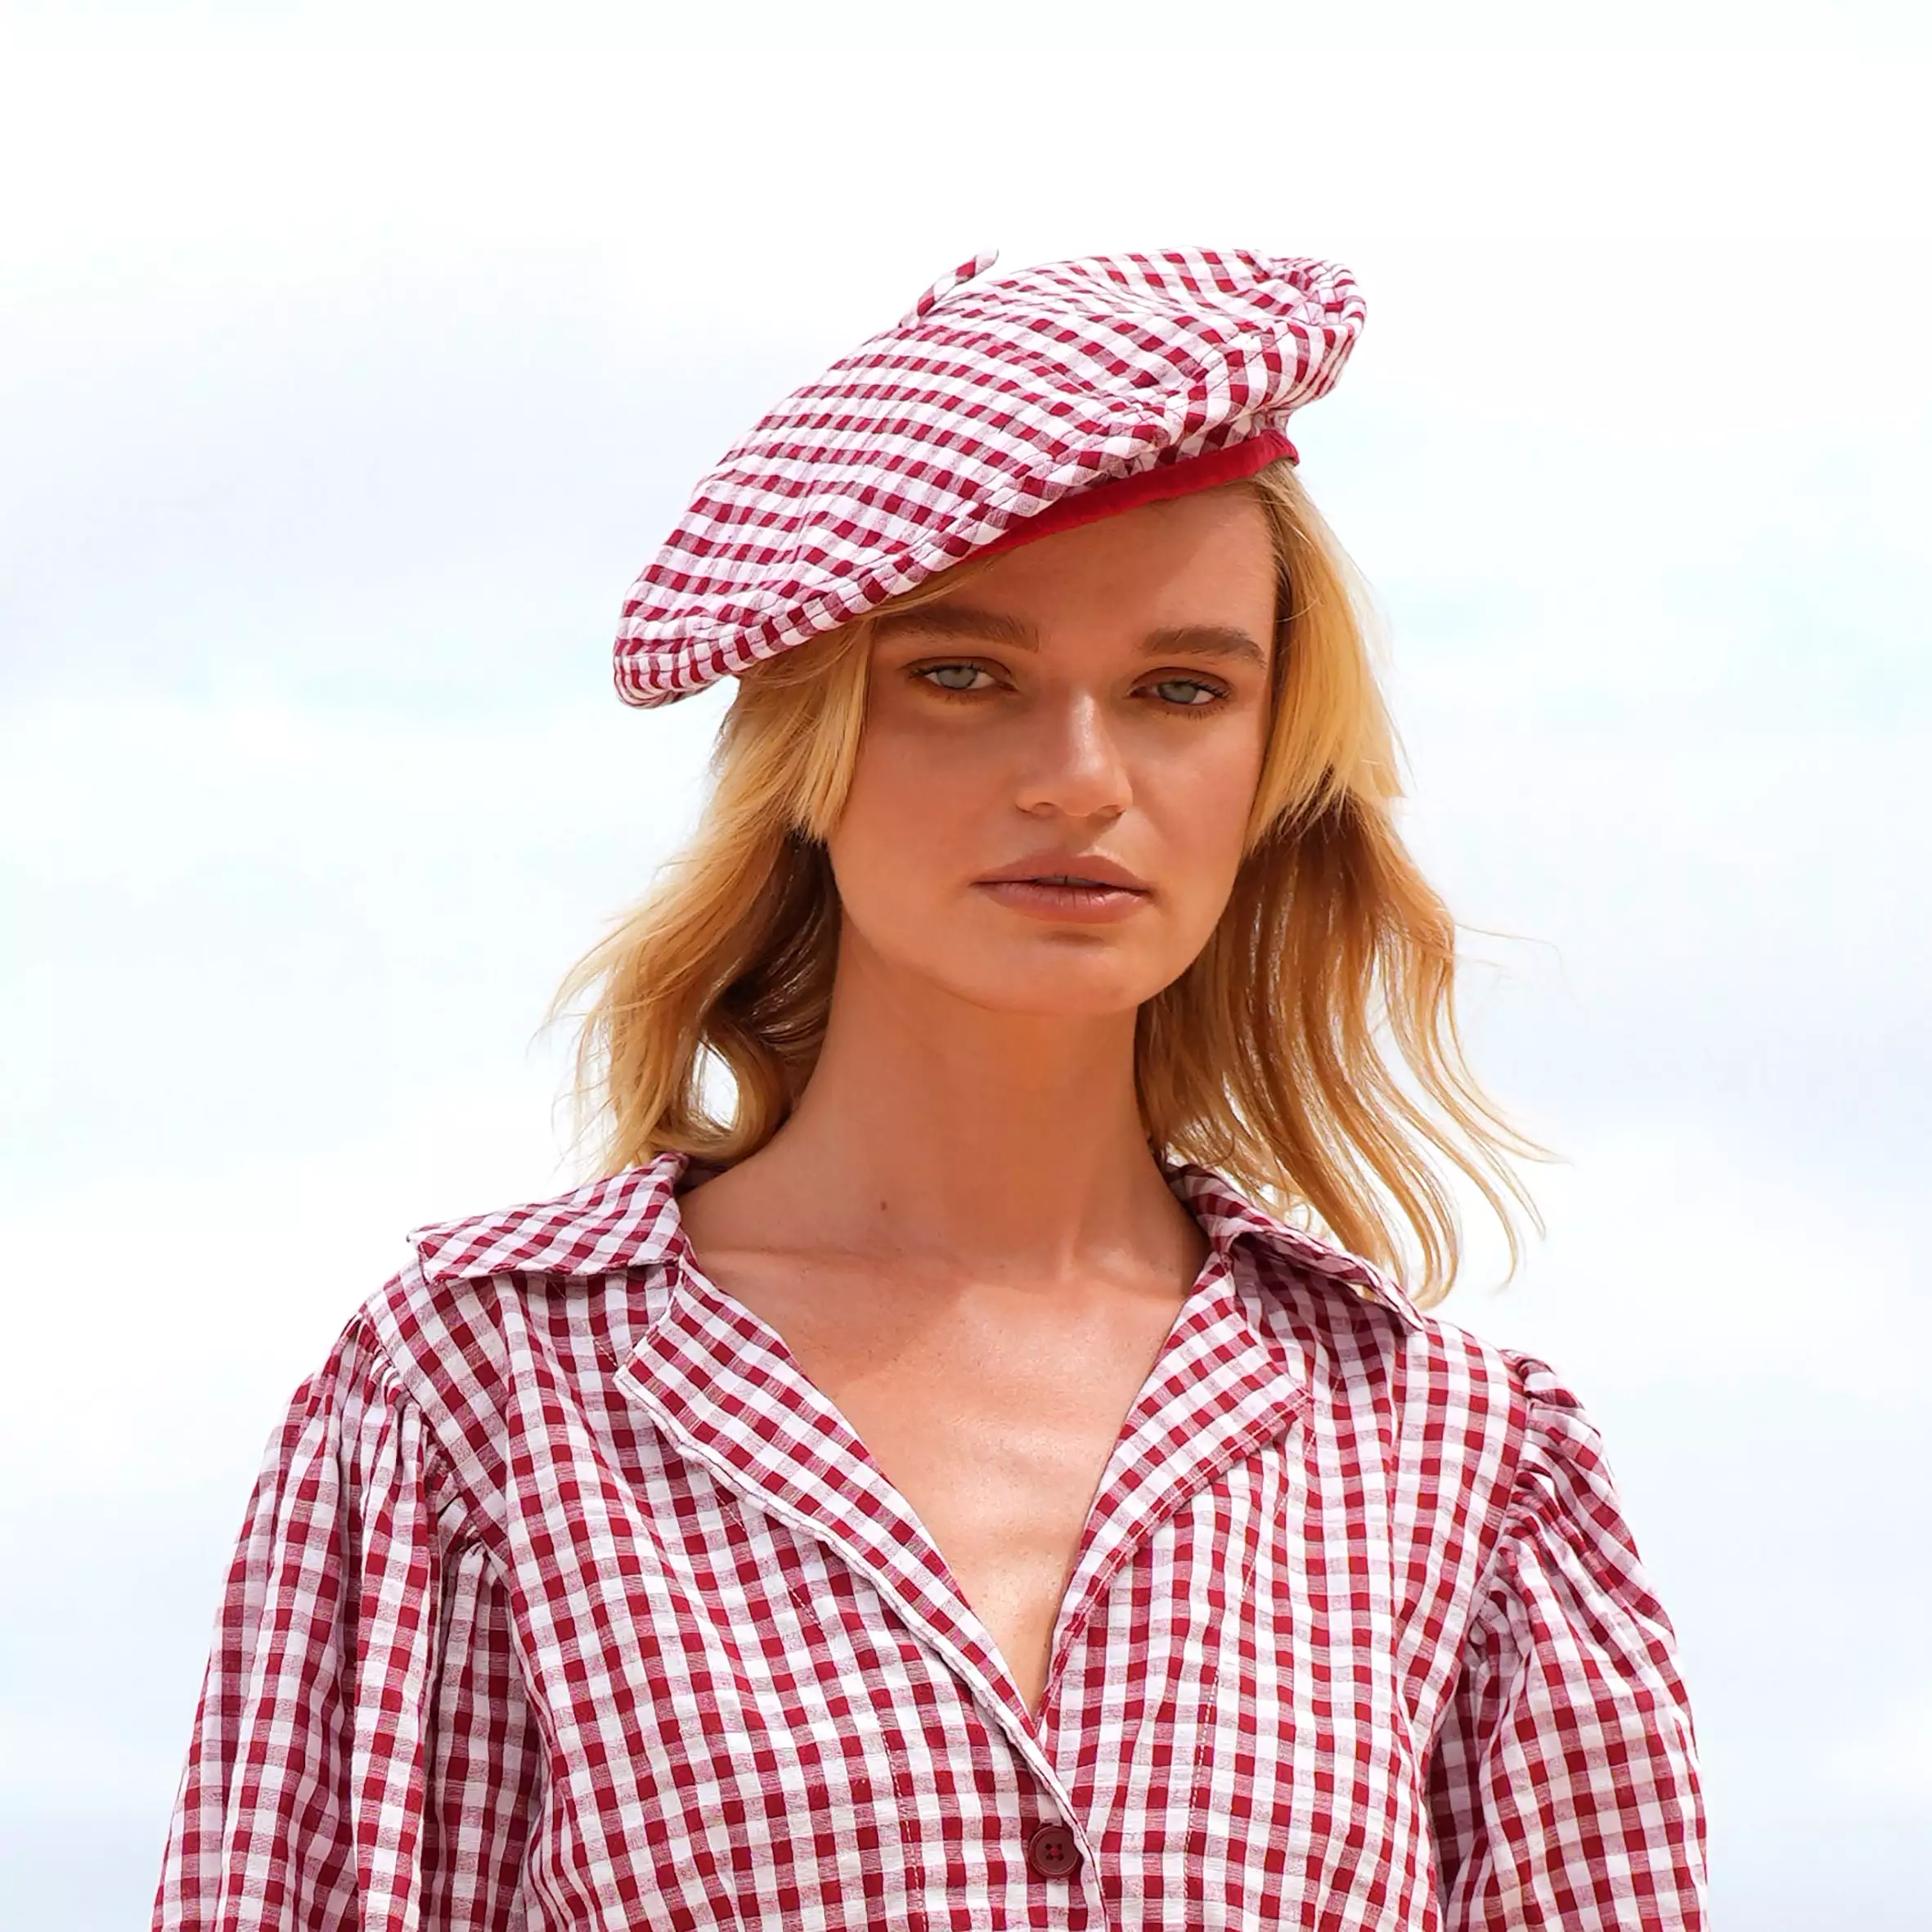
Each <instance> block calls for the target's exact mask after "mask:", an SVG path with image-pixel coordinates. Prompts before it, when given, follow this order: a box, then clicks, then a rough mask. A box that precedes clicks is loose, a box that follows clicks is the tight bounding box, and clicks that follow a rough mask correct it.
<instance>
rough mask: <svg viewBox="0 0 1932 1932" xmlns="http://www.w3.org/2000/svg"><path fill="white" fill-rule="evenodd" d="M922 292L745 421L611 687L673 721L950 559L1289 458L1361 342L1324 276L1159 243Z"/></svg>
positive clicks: (642, 592) (1356, 324)
mask: <svg viewBox="0 0 1932 1932" xmlns="http://www.w3.org/2000/svg"><path fill="white" fill-rule="evenodd" d="M992 262H993V257H992V256H991V254H982V255H980V256H978V257H977V258H975V259H973V261H971V262H968V263H962V264H961V266H960V267H958V268H956V269H955V270H954V271H953V272H952V273H951V274H950V275H947V276H943V277H942V278H941V280H940V281H937V282H935V283H934V284H933V285H932V287H931V288H930V289H928V290H927V291H926V293H925V294H923V295H922V296H921V297H920V298H919V301H918V303H916V304H915V305H914V308H913V309H912V311H911V312H910V314H908V315H906V316H905V317H904V319H903V320H901V321H900V322H899V323H897V324H896V326H894V327H892V328H890V329H887V330H884V331H883V332H882V333H881V334H879V335H874V337H873V338H872V339H870V340H869V342H865V343H862V344H860V346H859V347H858V348H856V349H855V350H853V352H852V353H851V354H850V355H849V356H845V357H841V358H840V360H839V361H838V362H834V363H833V365H832V366H831V367H830V368H829V369H828V370H827V371H825V373H824V375H821V376H820V377H819V378H818V379H817V380H815V381H814V382H810V383H807V384H806V385H805V387H804V388H803V389H799V390H797V391H795V392H794V393H793V394H792V395H790V396H788V397H787V398H785V400H784V402H781V403H780V404H779V405H778V407H776V408H775V409H773V410H772V411H771V412H770V413H769V414H767V415H766V416H765V417H764V418H763V419H762V420H761V421H760V422H758V423H757V425H754V426H753V429H751V431H750V433H749V434H747V435H746V436H744V438H742V439H741V440H740V441H739V443H736V444H735V446H734V447H732V448H731V449H730V450H729V451H728V452H726V455H725V456H724V458H723V460H722V461H721V462H720V463H719V464H718V465H717V468H716V469H715V470H712V472H711V474H709V475H708V476H707V477H705V478H704V479H703V481H702V482H701V483H699V485H698V487H697V490H696V492H695V493H694V496H693V497H692V500H691V505H690V509H689V510H686V511H685V514H684V519H683V520H682V521H681V523H679V524H678V526H677V528H676V529H675V530H674V531H672V533H671V537H670V539H669V541H667V543H666V544H665V546H664V547H663V550H660V551H659V552H658V558H657V560H656V562H654V564H652V565H651V566H650V568H649V569H647V570H646V571H645V573H644V574H643V575H642V576H641V577H639V578H638V580H637V582H636V583H635V584H634V585H633V586H631V594H630V596H629V597H628V598H627V600H626V601H625V604H624V614H623V621H622V625H621V626H620V627H619V629H618V639H617V686H618V694H619V695H620V696H622V698H623V699H625V701H626V702H627V703H631V704H645V705H651V704H663V703H668V702H669V701H670V700H672V699H675V698H682V697H685V696H686V695H688V694H690V692H693V691H696V690H702V689H703V687H704V686H705V685H708V684H710V683H712V682H713V681H715V680H716V679H718V678H721V677H726V676H731V675H733V674H734V673H735V672H740V671H743V670H744V668H745V667H746V666H748V665H749V664H753V663H756V662H757V660H758V659H759V658H769V657H772V656H775V655H776V654H777V653H779V652H780V651H783V650H789V649H791V648H792V646H793V645H799V644H802V643H804V642H805V640H806V639H807V638H810V637H814V636H817V635H818V634H819V633H820V631H828V630H830V629H833V627H836V626H838V625H839V624H842V623H845V622H849V621H850V620H851V618H856V617H862V616H863V615H864V614H865V613H866V612H867V611H869V610H872V609H875V608H876V607H877V606H878V605H879V604H883V603H884V602H885V601H886V600H887V599H888V598H890V597H894V596H896V595H899V594H900V593H901V592H902V591H910V590H911V589H912V588H913V587H914V586H915V585H918V584H919V583H922V582H924V581H925V579H926V578H928V577H932V576H933V575H935V574H936V573H938V572H939V571H941V570H944V569H946V568H948V567H949V566H950V565H951V564H957V563H959V561H960V560H961V559H963V558H965V557H968V556H971V555H974V554H976V553H979V552H984V551H986V550H992V549H1004V548H1006V547H1008V546H1009V545H1011V544H1013V543H1018V542H1023V541H1027V540H1029V539H1030V538H1031V537H1036V536H1043V535H1045V534H1046V532H1048V531H1049V529H1054V528H1065V527H1067V525H1068V524H1071V523H1082V522H1086V521H1089V520H1090V519H1092V518H1094V517H1095V516H1099V515H1103V514H1111V513H1112V511H1113V510H1120V509H1125V508H1127V507H1129V506H1130V505H1131V504H1132V503H1134V502H1140V501H1152V500H1155V499H1157V498H1159V497H1161V496H1178V495H1180V494H1182V493H1184V492H1186V491H1188V490H1193V489H1197V488H1202V487H1206V485H1208V484H1210V483H1220V482H1225V481H1229V480H1231V479H1233V478H1235V477H1238V476H1246V475H1251V474H1253V473H1254V472H1255V471H1256V470H1258V469H1260V467H1261V466H1262V465H1263V464H1265V463H1267V462H1270V461H1274V460H1275V459H1276V458H1277V457H1279V456H1290V457H1292V456H1293V455H1294V448H1293V445H1292V444H1291V443H1289V442H1288V440H1287V436H1286V434H1284V433H1283V425H1284V424H1285V423H1286V422H1287V418H1288V415H1289V413H1290V411H1293V410H1295V409H1298V408H1299V407H1301V405H1302V404H1303V403H1304V402H1312V401H1313V400H1314V398H1316V397H1318V396H1321V395H1324V394H1326V393H1328V390H1329V389H1330V388H1332V386H1333V384H1334V382H1335V379H1336V377H1337V375H1340V374H1341V366H1342V364H1343V363H1344V362H1346V360H1347V359H1348V353H1349V351H1350V349H1351V348H1353V347H1354V346H1355V338H1356V336H1357V335H1359V334H1360V332H1361V328H1362V323H1363V320H1364V307H1363V303H1362V298H1361V296H1360V295H1359V294H1358V293H1357V291H1356V289H1355V281H1354V278H1353V277H1352V276H1350V274H1349V272H1348V271H1347V270H1346V269H1345V268H1342V267H1339V266H1338V265H1337V263H1332V262H1315V261H1305V260H1300V259H1296V258H1279V257H1275V256H1269V255H1256V254H1247V253H1246V252H1245V251H1237V252H1230V253H1226V254H1221V253H1216V252H1215V251H1213V250H1211V249H1169V250H1167V251H1166V252H1165V253H1163V254H1151V255H1093V256H1089V257H1086V258H1084V259H1081V260H1080V261H1074V262H1049V263H1045V265H1043V266H1042V267H1037V268H1028V269H1026V270H1023V271H1022V272H1021V273H1019V274H1018V275H1013V276H1002V277H1000V279H998V280H996V281H995V280H991V279H986V278H985V276H984V271H985V270H986V269H987V268H988V267H991V265H992Z"/></svg>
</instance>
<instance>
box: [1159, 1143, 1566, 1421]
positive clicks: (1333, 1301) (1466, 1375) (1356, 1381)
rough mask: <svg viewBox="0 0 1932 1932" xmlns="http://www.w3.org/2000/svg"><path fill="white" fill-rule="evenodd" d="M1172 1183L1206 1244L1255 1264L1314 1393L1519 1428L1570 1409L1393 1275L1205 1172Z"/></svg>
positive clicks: (1507, 1353)
mask: <svg viewBox="0 0 1932 1932" xmlns="http://www.w3.org/2000/svg"><path fill="white" fill-rule="evenodd" d="M1172 1179H1173V1183H1174V1184H1175V1186H1176V1188H1178V1190H1179V1192H1180V1193H1181V1194H1182V1197H1183V1198H1184V1199H1185V1200H1186V1201H1187V1202H1188V1206H1189V1207H1190V1209H1191V1210H1192V1211H1193V1213H1194V1215H1196V1217H1197V1220H1200V1222H1201V1224H1202V1228H1203V1229H1204V1230H1205V1231H1206V1233H1207V1234H1208V1236H1209V1238H1210V1240H1211V1241H1212V1242H1215V1244H1216V1245H1217V1246H1221V1247H1228V1248H1237V1247H1238V1248H1240V1249H1242V1250H1245V1251H1247V1253H1248V1255H1249V1256H1251V1260H1252V1263H1253V1266H1254V1278H1255V1281H1256V1285H1257V1287H1258V1288H1259V1289H1260V1292H1261V1294H1262V1299H1263V1302H1264V1304H1265V1307H1266V1309H1267V1311H1268V1318H1267V1319H1269V1321H1270V1322H1271V1323H1273V1324H1274V1325H1275V1326H1277V1328H1278V1329H1279V1330H1280V1332H1282V1334H1283V1337H1284V1338H1287V1339H1291V1340H1292V1343H1293V1346H1294V1348H1295V1352H1296V1355H1297V1357H1298V1358H1299V1359H1300V1361H1301V1364H1302V1365H1303V1366H1304V1367H1305V1370H1306V1372H1307V1374H1308V1377H1309V1379H1310V1381H1311V1382H1316V1383H1320V1384H1326V1385H1330V1386H1335V1387H1345V1388H1346V1389H1349V1390H1352V1391H1356V1392H1357V1393H1358V1394H1361V1395H1367V1396H1368V1397H1369V1398H1370V1399H1372V1400H1379V1401H1382V1402H1383V1403H1386V1404H1404V1403H1409V1402H1416V1401H1420V1402H1422V1403H1423V1404H1431V1405H1436V1406H1446V1407H1453V1408H1458V1409H1463V1410H1466V1411H1472V1412H1485V1411H1490V1410H1494V1411H1498V1412H1500V1413H1503V1414H1504V1415H1505V1416H1506V1417H1507V1419H1508V1420H1509V1421H1511V1422H1512V1423H1513V1424H1514V1425H1515V1426H1516V1427H1522V1426H1524V1425H1525V1423H1526V1422H1527V1420H1528V1410H1529V1407H1530V1404H1533V1403H1534V1402H1536V1401H1539V1400H1544V1399H1552V1400H1559V1401H1563V1402H1569V1403H1574V1400H1575V1398H1574V1397H1571V1396H1570V1395H1568V1394H1567V1391H1562V1390H1561V1387H1560V1385H1558V1384H1557V1382H1556V1379H1555V1377H1553V1375H1552V1372H1551V1371H1550V1369H1549V1368H1548V1365H1547V1364H1544V1363H1543V1362H1542V1361H1540V1360H1539V1359H1537V1358H1535V1357H1534V1356H1532V1355H1526V1354H1525V1353H1523V1352H1522V1351H1521V1350H1516V1349H1512V1348H1509V1347H1507V1346H1503V1345H1502V1344H1499V1343H1497V1342H1494V1341H1489V1340H1488V1339H1487V1338H1485V1337H1483V1336H1480V1335H1479V1334H1477V1333H1476V1332H1474V1331H1472V1330H1471V1329H1468V1328H1464V1327H1462V1325H1461V1324H1460V1323H1458V1322H1456V1321H1453V1320H1451V1319H1448V1318H1447V1317H1445V1315H1443V1314H1440V1313H1439V1312H1438V1311H1437V1310H1435V1309H1433V1308H1426V1307H1424V1306H1423V1305H1422V1304H1421V1303H1420V1302H1419V1301H1417V1300H1416V1299H1415V1298H1414V1296H1412V1295H1411V1294H1410V1293H1409V1290H1408V1288H1407V1287H1405V1286H1404V1283H1403V1282H1402V1281H1401V1279H1400V1277H1399V1276H1398V1275H1396V1274H1395V1273H1393V1272H1391V1270H1390V1269H1386V1268H1384V1267H1382V1266H1381V1265H1377V1263H1375V1262H1373V1261H1370V1260H1365V1259H1364V1258H1363V1257H1362V1256H1359V1255H1356V1254H1352V1253H1350V1251H1348V1250H1347V1249H1346V1248H1344V1247H1341V1246H1340V1245H1339V1244H1338V1243H1337V1242H1334V1241H1332V1240H1331V1239H1329V1238H1327V1237H1326V1236H1324V1235H1322V1234H1319V1233H1314V1231H1312V1230H1310V1229H1306V1228H1302V1227H1299V1226H1296V1225H1295V1224H1292V1223H1290V1222H1287V1221H1286V1220H1283V1219H1281V1218H1280V1217H1279V1216H1278V1215H1275V1214H1274V1213H1272V1212H1271V1211H1269V1210H1268V1209H1267V1208H1265V1207H1264V1206H1259V1205H1257V1204H1256V1202H1253V1201H1252V1200H1251V1199H1249V1198H1248V1197H1247V1196H1246V1195H1245V1194H1243V1193H1241V1192H1240V1191H1238V1189H1236V1188H1234V1187H1233V1185H1232V1184H1230V1183H1229V1182H1228V1181H1227V1180H1226V1179H1224V1177H1222V1176H1221V1175H1217V1174H1215V1173H1214V1172H1213V1171H1212V1170H1208V1169H1201V1168H1194V1169H1187V1170H1181V1171H1179V1173H1178V1174H1176V1175H1175V1176H1173V1177H1172Z"/></svg>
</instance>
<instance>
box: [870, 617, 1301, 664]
mask: <svg viewBox="0 0 1932 1932" xmlns="http://www.w3.org/2000/svg"><path fill="white" fill-rule="evenodd" d="M895 631H925V632H927V633H928V635H931V636H939V637H977V638H982V639H984V640H986V641H988V642H990V643H995V644H1004V645H1012V646H1013V647H1014V648H1015V649H1019V650H1026V651H1036V650H1038V649H1040V633H1039V631H1037V630H1036V628H1035V627H1033V626H1032V625H1031V624H1030V623H1028V622H1027V620H1026V619H1025V618H1014V617H1007V616H1005V615H1004V613H1001V612H999V611H996V610H981V609H977V607H975V606H974V605H972V604H925V605H922V606H920V607H919V608H918V609H912V610H895V611H892V612H889V613H887V615H886V616H884V617H882V618H879V619H878V629H877V631H876V633H875V635H877V636H881V637H886V636H892V634H893V633H894V632H895ZM1175 652H1179V653H1180V654H1183V655H1184V656H1187V657H1190V658H1246V659H1247V661H1248V662H1249V663H1252V664H1257V665H1259V666H1260V667H1262V668H1263V669H1265V668H1266V667H1267V664H1268V653H1267V651H1266V649H1265V648H1264V647H1263V646H1262V645H1260V644H1259V643H1258V642H1256V640H1255V639H1254V638H1252V637H1251V636H1249V635H1248V633H1247V631H1243V630H1242V629H1241V628H1240V627H1238V626H1237V625H1233V624H1170V625H1168V626H1166V627H1164V628H1162V629H1161V630H1158V631H1149V632H1148V634H1147V636H1145V637H1144V638H1143V639H1142V640H1141V643H1140V655H1141V656H1142V657H1143V658H1161V657H1166V656H1169V655H1170V654H1174V653H1175Z"/></svg>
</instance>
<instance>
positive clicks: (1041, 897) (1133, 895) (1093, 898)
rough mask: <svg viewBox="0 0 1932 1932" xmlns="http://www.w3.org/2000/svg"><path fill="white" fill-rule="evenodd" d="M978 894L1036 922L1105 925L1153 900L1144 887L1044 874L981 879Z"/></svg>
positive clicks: (1084, 876) (1075, 875)
mask: <svg viewBox="0 0 1932 1932" xmlns="http://www.w3.org/2000/svg"><path fill="white" fill-rule="evenodd" d="M976 889H977V890H978V891H980V892H984V893H986V895H987V896H988V897H990V898H992V899H995V900H997V901H999V902H1000V905H1005V906H1009V907H1011V908H1012V910H1013V911H1015V912H1023V913H1027V914H1031V916H1032V917H1033V918H1035V919H1058V920H1062V921H1066V922H1070V923H1075V924H1086V925H1105V924H1108V923H1112V921H1114V920H1117V919H1126V918H1127V917H1128V916H1129V915H1130V914H1132V913H1134V912H1136V911H1138V910H1139V909H1140V907H1141V906H1143V905H1145V904H1146V903H1147V902H1148V900H1149V899H1150V898H1152V893H1150V892H1148V889H1147V888H1146V887H1144V886H1134V885H1127V884H1125V883H1121V881H1119V880H1117V879H1111V878H1093V877H1091V876H1090V875H1087V874H1081V873H1077V872H1043V873H1036V874H1032V875H1031V876H1030V877H1027V878H982V879H981V880H980V881H978V883H977V888H976Z"/></svg>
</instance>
